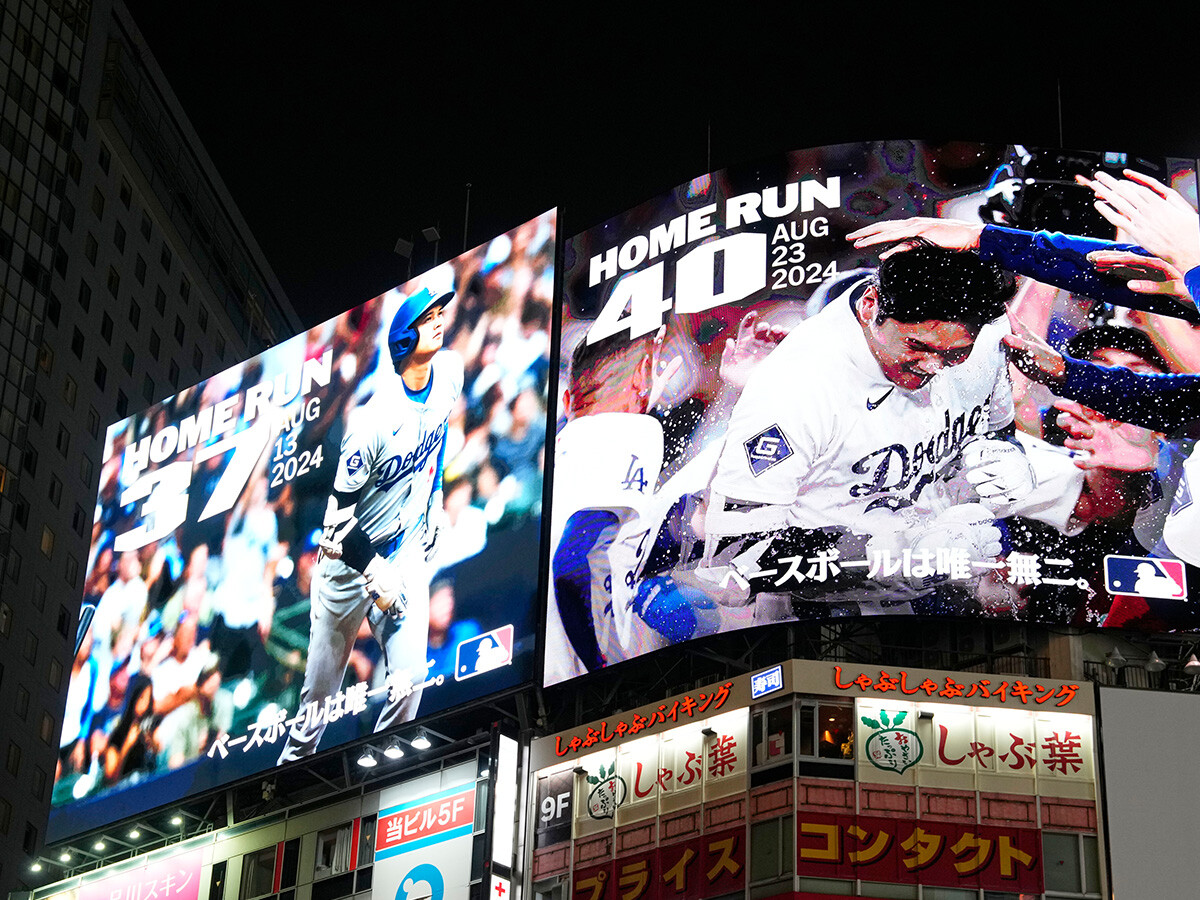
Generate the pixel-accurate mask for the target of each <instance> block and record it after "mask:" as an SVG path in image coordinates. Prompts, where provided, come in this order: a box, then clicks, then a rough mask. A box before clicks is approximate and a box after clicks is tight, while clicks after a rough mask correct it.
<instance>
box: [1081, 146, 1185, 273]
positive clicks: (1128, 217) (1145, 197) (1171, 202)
mask: <svg viewBox="0 0 1200 900" xmlns="http://www.w3.org/2000/svg"><path fill="white" fill-rule="evenodd" d="M1075 180H1076V181H1078V182H1079V183H1080V184H1082V185H1084V186H1085V187H1089V188H1091V189H1092V191H1093V192H1094V193H1095V194H1096V196H1097V198H1099V199H1098V200H1097V201H1096V210H1097V211H1098V212H1099V213H1100V215H1102V216H1104V218H1105V219H1107V220H1108V221H1109V222H1111V223H1112V224H1113V225H1116V226H1117V227H1118V228H1120V229H1122V230H1123V231H1124V232H1125V233H1126V235H1128V237H1129V239H1130V240H1132V241H1134V242H1135V243H1137V244H1141V245H1142V246H1143V247H1145V248H1146V249H1147V250H1149V251H1150V252H1151V253H1153V254H1155V255H1156V256H1161V257H1162V258H1163V259H1165V260H1166V261H1167V262H1169V263H1170V264H1171V265H1173V266H1174V267H1175V268H1176V269H1177V270H1179V271H1180V272H1187V271H1188V270H1189V269H1193V268H1195V267H1196V266H1198V265H1200V217H1197V215H1196V211H1195V210H1194V209H1192V207H1191V204H1189V203H1188V202H1187V200H1185V199H1184V198H1183V196H1182V195H1181V194H1180V193H1179V192H1178V191H1176V190H1174V189H1173V188H1169V187H1167V186H1166V185H1165V184H1163V183H1162V182H1160V181H1158V180H1157V179H1154V178H1151V177H1150V176H1149V175H1143V174H1142V173H1141V172H1135V171H1133V170H1132V169H1126V170H1125V178H1124V180H1121V181H1118V180H1117V179H1116V178H1113V177H1112V176H1111V175H1109V174H1108V173H1107V172H1097V173H1096V177H1095V178H1094V179H1088V178H1084V177H1083V176H1082V175H1077V176H1076V178H1075Z"/></svg>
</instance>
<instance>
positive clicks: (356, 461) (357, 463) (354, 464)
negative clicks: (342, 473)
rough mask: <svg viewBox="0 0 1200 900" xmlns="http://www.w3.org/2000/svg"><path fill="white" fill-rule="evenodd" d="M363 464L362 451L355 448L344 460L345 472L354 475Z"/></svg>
mask: <svg viewBox="0 0 1200 900" xmlns="http://www.w3.org/2000/svg"><path fill="white" fill-rule="evenodd" d="M362 466H363V458H362V451H361V450H355V451H354V452H353V453H352V454H350V458H349V459H348V460H346V474H347V475H354V474H355V473H356V472H357V471H358V470H359V469H361V468H362Z"/></svg>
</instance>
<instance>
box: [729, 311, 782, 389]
mask: <svg viewBox="0 0 1200 900" xmlns="http://www.w3.org/2000/svg"><path fill="white" fill-rule="evenodd" d="M785 337H787V331H786V330H785V329H783V328H781V327H779V326H773V325H771V324H770V323H769V322H760V321H759V319H758V311H757V310H751V311H750V312H748V313H746V315H745V316H743V317H742V321H741V322H739V323H738V329H737V335H736V336H735V337H732V338H728V339H726V341H725V348H724V349H723V350H722V351H721V365H720V368H719V369H718V373H719V374H720V377H721V380H722V381H724V382H725V383H726V384H729V385H732V386H733V387H736V388H739V389H740V388H744V387H745V386H746V381H747V380H748V379H749V378H750V373H751V372H753V371H754V369H755V367H756V366H758V364H759V363H760V362H762V361H763V360H764V359H765V358H766V357H767V355H768V354H769V353H770V352H771V351H772V350H774V349H775V348H776V347H777V346H778V345H779V342H780V341H782V340H783V339H784V338H785Z"/></svg>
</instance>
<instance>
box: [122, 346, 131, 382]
mask: <svg viewBox="0 0 1200 900" xmlns="http://www.w3.org/2000/svg"><path fill="white" fill-rule="evenodd" d="M133 359H134V356H133V348H132V347H130V346H129V345H128V344H126V345H125V350H124V352H123V353H122V354H121V365H122V366H124V367H125V371H126V372H128V373H129V374H130V375H132V374H133Z"/></svg>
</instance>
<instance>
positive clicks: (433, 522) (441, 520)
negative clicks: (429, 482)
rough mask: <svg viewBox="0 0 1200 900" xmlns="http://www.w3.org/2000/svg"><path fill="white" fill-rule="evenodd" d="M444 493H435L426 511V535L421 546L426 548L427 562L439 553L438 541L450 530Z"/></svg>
mask: <svg viewBox="0 0 1200 900" xmlns="http://www.w3.org/2000/svg"><path fill="white" fill-rule="evenodd" d="M443 502H444V501H443V498H442V492H441V491H434V492H433V495H432V496H431V497H430V498H429V507H428V509H426V510H425V534H424V537H423V538H422V539H421V544H422V546H424V548H425V562H429V561H430V560H432V559H433V557H434V555H435V554H436V553H437V544H438V540H439V539H440V538H441V537H442V535H444V534H445V533H446V532H447V531H449V529H450V517H449V516H447V515H446V510H445V507H444V506H443V505H442V503H443Z"/></svg>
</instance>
